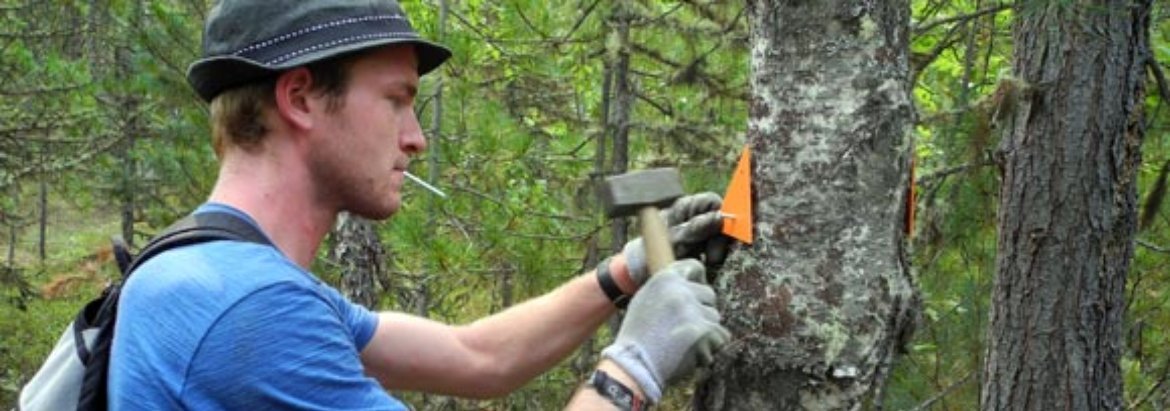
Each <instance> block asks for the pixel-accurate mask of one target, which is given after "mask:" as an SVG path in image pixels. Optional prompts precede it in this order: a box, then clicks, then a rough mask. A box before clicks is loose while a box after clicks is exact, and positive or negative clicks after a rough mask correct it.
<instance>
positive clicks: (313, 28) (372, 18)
mask: <svg viewBox="0 0 1170 411" xmlns="http://www.w3.org/2000/svg"><path fill="white" fill-rule="evenodd" d="M377 20H406V16H403V15H401V14H388V15H378V16H365V17H350V18H345V19H341V20H334V21H330V22H326V23H321V24H318V25H315V26H310V27H306V28H303V29H300V30H297V31H294V32H292V33H288V34H285V35H282V36H280V37H274V38H271V39H268V40H264V41H261V42H259V43H253V44H252V45H250V46H248V47H244V48H242V49H240V50H238V51H236V52H234V53H232V55H235V56H238V55H241V54H244V53H247V52H249V51H252V50H259V49H262V48H265V47H268V46H272V45H274V44H277V43H280V42H284V41H287V40H289V39H292V38H295V37H300V36H303V35H305V34H309V33H312V32H314V31H319V30H323V29H327V28H331V27H337V26H344V25H346V24H354V23H361V22H366V21H377Z"/></svg>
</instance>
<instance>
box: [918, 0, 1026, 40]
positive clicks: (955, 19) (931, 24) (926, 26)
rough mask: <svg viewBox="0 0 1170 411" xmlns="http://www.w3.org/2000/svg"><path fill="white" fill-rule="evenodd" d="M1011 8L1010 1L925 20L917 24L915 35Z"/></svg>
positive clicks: (961, 23) (962, 23) (959, 24)
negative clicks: (969, 11)
mask: <svg viewBox="0 0 1170 411" xmlns="http://www.w3.org/2000/svg"><path fill="white" fill-rule="evenodd" d="M1010 8H1012V5H1011V4H1010V3H1009V4H1000V5H997V6H991V7H988V8H985V9H983V10H979V11H976V12H974V13H971V14H962V15H958V16H951V17H944V18H941V19H938V20H934V21H928V22H925V23H922V24H917V25H915V26H914V28H913V30H914V35H915V36H917V35H921V34H923V33H926V32H928V31H930V30H931V29H934V28H935V27H938V26H941V25H944V24H950V23H957V24H956V25H958V26H961V25H964V24H967V23H968V22H970V21H971V20H974V19H977V18H980V17H983V16H986V15H988V14H995V13H999V12H1002V11H1004V10H1007V9H1010Z"/></svg>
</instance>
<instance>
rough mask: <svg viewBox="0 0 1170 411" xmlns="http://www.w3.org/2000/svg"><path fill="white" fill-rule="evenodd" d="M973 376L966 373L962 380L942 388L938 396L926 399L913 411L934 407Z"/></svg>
mask: <svg viewBox="0 0 1170 411" xmlns="http://www.w3.org/2000/svg"><path fill="white" fill-rule="evenodd" d="M974 376H975V372H973V371H968V372H967V375H966V376H964V377H963V378H962V379H960V380H958V381H955V382H954V383H952V384H951V385H949V386H947V387H946V388H943V390H942V391H940V392H939V393H938V394H935V395H934V396H933V397H930V398H927V399H926V401H925V402H923V403H922V404H918V406H917V407H914V409H913V411H925V410H929V409H930V407H931V406H933V405H934V403H936V402H938V401H939V400H941V399H943V397H946V396H947V395H950V394H951V393H952V392H954V391H955V389H956V388H959V387H961V386H963V385H964V384H966V383H968V382H970V381H971V379H972V377H974Z"/></svg>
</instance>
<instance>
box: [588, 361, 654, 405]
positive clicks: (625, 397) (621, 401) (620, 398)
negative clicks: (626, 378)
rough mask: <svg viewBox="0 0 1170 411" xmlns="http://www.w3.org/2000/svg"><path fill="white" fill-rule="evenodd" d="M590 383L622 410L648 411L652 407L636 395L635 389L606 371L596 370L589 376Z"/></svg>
mask: <svg viewBox="0 0 1170 411" xmlns="http://www.w3.org/2000/svg"><path fill="white" fill-rule="evenodd" d="M589 385H591V386H593V389H594V390H597V393H598V394H601V396H602V397H605V399H607V400H609V402H610V403H612V404H613V405H615V406H617V407H618V409H619V410H621V411H646V410H649V409H650V405H649V404H646V401H645V400H643V399H641V398H638V396H637V395H634V391H633V390H631V389H630V387H627V386H625V385H623V384H622V383H621V382H619V381H618V380H615V379H613V378H610V376H609V374H606V373H605V371H602V370H594V371H593V375H592V376H590V377H589Z"/></svg>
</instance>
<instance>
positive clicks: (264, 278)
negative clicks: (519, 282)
mask: <svg viewBox="0 0 1170 411" xmlns="http://www.w3.org/2000/svg"><path fill="white" fill-rule="evenodd" d="M203 42H204V47H203V49H204V50H203V54H204V58H203V59H201V60H199V61H197V62H195V63H194V64H193V65H192V66H191V68H190V70H189V72H188V80H189V81H190V83H191V84H192V86H193V87H194V88H195V90H196V92H197V93H198V94H199V95H200V96H201V97H202V98H203V99H205V100H207V101H209V102H210V104H211V119H212V123H213V143H214V146H215V151H216V153H217V155H218V156H219V157H220V161H221V166H220V173H219V178H218V180H217V182H216V185H215V187H214V189H213V191H212V192H211V195H210V199H209V201H208V203H206V204H204V205H203V206H201V207H199V208H198V209H197V210H196V211H195V212H196V213H201V212H210V211H218V212H227V213H231V214H233V215H236V216H237V217H239V218H241V219H243V220H245V221H247V222H249V223H251V224H253V225H255V226H256V227H258V228H259V229H260V230H261V231H263V232H264V233H265V234H266V235H267V237H268V238H269V239H270V240H271V241H272V243H273V244H274V245H275V247H269V246H265V245H259V244H252V243H243V242H232V241H218V242H211V243H204V244H199V245H194V246H188V247H183V248H178V249H174V250H171V251H168V252H165V253H163V254H161V255H159V256H157V257H155V258H153V259H151V260H149V261H148V262H147V263H145V264H143V265H142V266H141V267H140V268H139V269H138V270H137V271H136V272H135V275H134V276H133V277H131V279H130V281H129V282H128V283H127V284H126V286H125V288H124V289H123V295H122V298H121V303H120V304H121V306H120V307H121V308H120V311H119V318H118V322H117V328H116V330H115V340H114V348H113V353H112V357H111V358H112V360H111V361H112V364H111V367H110V386H109V397H110V403H111V406H112V408H113V409H143V410H161V409H198V410H203V409H238V410H244V409H247V410H252V409H378V410H381V409H404V407H403V405H402V404H401V403H399V402H398V401H397V400H395V399H394V398H392V397H391V396H389V395H388V394H387V393H386V392H385V390H386V389H390V390H413V391H424V392H430V393H439V394H447V395H457V396H464V397H472V398H487V397H494V396H500V395H504V394H507V393H508V392H510V391H512V390H514V389H516V388H518V387H520V386H522V385H523V384H524V383H526V382H527V381H529V380H531V379H532V378H533V377H535V376H537V375H539V374H540V373H542V372H544V371H546V370H548V369H549V368H551V367H552V366H554V365H555V364H556V363H557V362H559V361H560V360H562V359H563V358H564V357H566V356H567V355H568V354H569V353H570V352H572V350H573V349H574V348H575V347H577V346H578V345H579V344H580V343H581V342H582V341H583V340H584V339H586V338H588V336H589V335H591V334H592V333H593V332H594V331H595V330H596V328H597V327H598V326H599V325H600V324H602V323H603V322H604V321H605V319H606V318H608V317H610V316H611V315H612V314H613V313H614V312H615V310H616V309H617V308H616V307H615V303H616V304H621V303H623V302H624V301H625V300H627V299H628V298H629V297H630V296H632V295H634V293H635V291H637V297H636V298H632V300H629V301H630V304H629V308H628V312H627V317H626V321H625V324H624V325H623V327H622V329H621V330H620V332H619V333H618V335H617V338H616V340H615V342H614V344H613V345H611V346H610V347H608V348H606V349H605V350H604V351H603V357H604V359H603V360H602V361H601V363H600V364H598V366H597V370H598V372H595V374H594V376H593V378H591V380H590V383H589V384H588V385H587V386H586V387H584V388H582V389H581V390H579V391H578V392H577V394H576V395H575V396H574V398H573V400H572V401H571V403H570V404H569V406H568V407H569V408H571V409H581V410H600V409H638V408H640V406H641V405H642V404H644V403H654V402H656V401H658V400H659V399H660V398H661V395H662V390H663V389H665V388H666V386H667V385H668V384H669V383H671V382H672V381H675V380H677V379H679V378H682V377H684V376H686V375H687V374H688V373H690V372H691V371H692V370H693V369H694V368H695V366H696V364H702V363H706V362H709V361H710V360H711V357H712V355H713V353H714V351H715V350H716V349H717V348H718V347H719V346H720V345H722V344H723V343H725V342H726V341H727V339H728V333H727V331H726V330H725V329H724V328H723V327H721V326H720V325H719V314H718V312H717V311H716V310H715V309H714V308H712V306H713V303H714V292H713V291H712V290H711V288H710V287H708V286H707V285H706V284H705V283H704V278H705V271H704V266H703V265H702V264H701V263H700V262H698V261H696V260H693V259H690V260H682V261H679V262H676V263H674V264H672V265H670V266H669V267H668V268H666V269H664V270H662V271H661V272H659V273H656V274H655V275H654V276H650V275H649V273H647V272H646V271H647V270H646V267H645V262H644V261H645V257H644V253H645V252H644V250H643V248H642V246H641V242H640V241H639V240H635V241H633V242H631V243H630V244H627V245H626V247H625V249H624V250H623V252H622V253H621V254H619V255H617V256H614V257H613V258H610V259H607V260H606V261H605V262H603V263H602V264H601V265H600V266H599V270H597V272H591V273H588V274H584V275H581V276H578V277H576V278H574V279H573V280H570V281H569V282H568V283H566V284H564V285H562V286H561V287H559V288H557V289H556V290H554V291H552V292H550V293H548V294H546V295H544V296H541V297H538V298H535V299H533V300H530V301H527V302H524V303H522V304H519V305H517V306H514V307H512V308H510V309H508V310H505V311H504V312H501V313H499V314H496V315H493V316H490V317H487V318H484V319H482V320H479V321H476V322H474V323H472V324H468V325H462V326H452V325H446V324H441V323H437V322H434V321H430V320H427V319H424V318H418V317H412V316H409V315H406V314H402V313H394V312H385V313H379V314H374V313H371V312H369V311H367V310H366V309H365V308H363V307H360V306H357V305H354V304H352V303H350V302H349V301H347V300H346V299H345V298H343V297H342V296H341V295H340V294H339V293H338V292H337V291H336V290H334V289H333V288H331V287H329V286H328V285H325V284H323V283H322V282H321V281H320V280H318V279H317V278H316V277H314V276H313V275H312V274H310V273H309V272H308V271H307V270H308V267H309V266H310V263H311V262H312V260H313V258H314V256H315V255H316V253H317V249H318V247H319V246H320V243H321V241H322V239H323V238H324V236H325V235H326V233H327V232H328V231H329V229H330V227H332V226H333V223H334V219H335V216H336V214H337V213H338V212H339V211H349V212H352V213H354V214H357V215H361V216H364V217H367V218H374V219H385V218H388V217H390V216H391V215H393V213H394V212H395V211H396V210H397V209H398V207H399V206H400V204H401V194H400V190H401V186H402V183H403V173H404V171H405V170H406V167H407V165H408V163H409V160H410V157H411V156H412V155H415V154H418V153H420V152H421V151H422V150H423V149H425V148H426V140H425V139H424V138H423V136H422V132H421V130H420V127H419V123H418V119H417V118H416V117H415V114H414V111H413V102H414V98H415V93H416V90H417V87H418V79H419V76H420V75H422V74H425V73H427V72H429V71H431V70H433V69H435V68H436V67H438V66H439V65H440V64H442V63H443V61H445V60H446V59H447V58H448V57H449V56H450V52H449V51H447V49H445V48H443V47H442V46H439V45H437V44H434V43H430V42H427V41H425V40H422V39H420V38H419V37H418V35H417V34H416V33H415V32H414V30H413V29H412V28H411V26H410V24H409V22H408V21H407V19H406V16H405V15H404V14H403V12H402V10H401V8H400V7H399V6H398V4H397V3H396V2H394V1H393V0H309V1H303V0H280V1H277V0H222V1H220V2H218V3H217V4H216V5H215V7H214V8H213V9H212V10H211V12H210V13H209V15H208V20H207V26H206V30H205V32H204V40H203ZM718 208H719V199H718V196H715V195H713V194H705V195H699V196H691V197H686V198H684V199H681V200H680V201H678V202H677V203H676V205H675V206H674V207H672V208H671V209H670V210H669V211H668V212H667V213H666V214H667V217H668V219H669V220H671V223H672V224H674V225H675V226H674V228H672V237H673V242H674V246H675V249H676V251H677V252H678V253H679V255H680V256H700V255H705V256H706V258H707V260H708V261H707V262H708V263H711V262H716V261H717V260H719V259H720V258H721V256H722V255H723V253H724V251H725V244H726V243H725V241H723V239H722V238H720V234H719V227H720V226H721V221H720V218H719V215H718V212H717V211H716V210H718Z"/></svg>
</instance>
